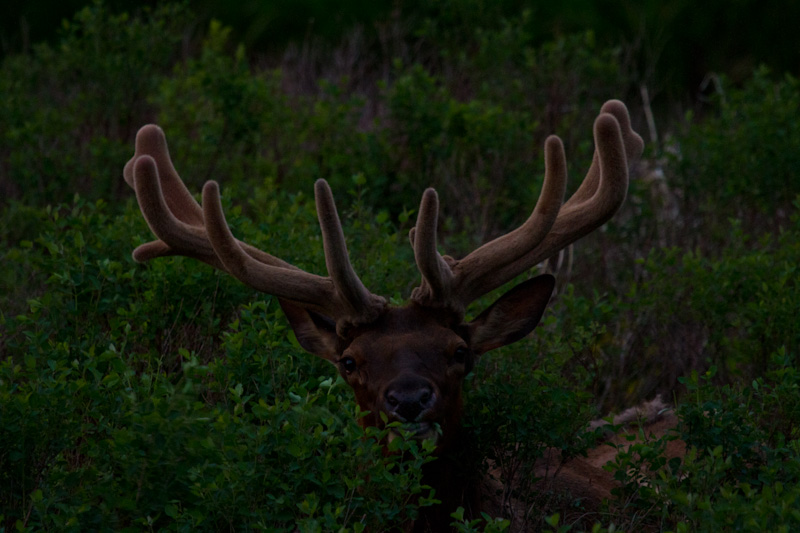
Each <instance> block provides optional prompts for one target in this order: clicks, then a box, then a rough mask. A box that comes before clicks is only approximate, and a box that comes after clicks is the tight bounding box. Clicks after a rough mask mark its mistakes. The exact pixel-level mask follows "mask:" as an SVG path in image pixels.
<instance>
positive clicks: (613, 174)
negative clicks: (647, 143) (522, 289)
mask: <svg viewBox="0 0 800 533" xmlns="http://www.w3.org/2000/svg"><path fill="white" fill-rule="evenodd" d="M594 137H595V143H596V148H595V155H594V157H593V162H592V165H591V167H590V168H589V171H588V173H587V175H586V178H585V179H584V181H583V182H582V183H581V185H580V186H579V187H578V189H577V190H576V192H575V193H574V194H573V195H572V196H571V197H570V199H569V200H568V201H567V202H566V203H565V204H564V205H563V206H562V205H561V202H562V201H563V197H564V189H565V183H566V157H565V155H564V148H563V145H562V143H561V141H560V139H558V137H555V136H551V137H549V138H548V139H547V142H546V143H545V181H544V185H543V188H542V193H541V195H540V197H539V200H538V201H537V203H536V207H535V208H534V210H533V213H531V216H530V217H529V218H528V220H527V221H526V222H525V223H524V224H523V225H522V226H520V227H519V228H517V229H515V230H514V231H512V232H510V233H508V234H506V235H504V236H502V237H499V238H497V239H495V240H493V241H491V242H489V243H486V244H484V245H483V246H481V247H480V248H478V249H477V250H475V251H474V252H472V253H471V254H469V255H468V256H467V257H465V258H464V259H461V260H460V261H455V260H452V259H451V258H449V257H448V258H442V257H441V256H440V255H439V254H438V252H436V257H437V259H436V261H434V260H432V259H428V263H429V264H430V265H437V264H438V265H441V264H444V265H445V266H447V267H448V269H449V271H450V272H451V274H452V282H449V283H444V282H443V281H439V280H444V279H445V278H446V276H439V278H438V280H437V278H436V277H435V276H434V275H433V274H431V272H434V273H435V269H434V268H432V267H425V268H423V266H422V265H421V264H420V260H419V254H418V253H417V249H418V248H419V247H421V246H423V244H421V243H420V242H419V240H420V237H421V235H422V234H423V232H422V227H428V228H430V227H431V221H430V220H427V221H426V219H425V218H424V217H423V206H424V204H425V199H424V198H423V205H421V206H420V215H419V218H418V222H417V228H416V235H415V234H414V233H412V235H411V238H412V242H413V243H414V249H415V256H417V257H418V258H417V264H418V265H419V268H420V271H421V272H422V274H423V282H422V284H421V285H420V286H419V287H418V288H417V289H415V290H414V293H413V294H412V299H414V300H415V301H417V302H418V303H421V304H423V305H429V306H437V307H442V306H444V307H448V308H450V309H452V310H453V311H455V312H456V313H458V314H460V315H462V316H463V313H464V309H465V308H466V306H467V305H469V303H470V302H472V301H473V300H475V299H476V298H478V297H479V296H481V295H482V294H485V293H487V292H489V291H491V290H493V289H495V288H497V287H499V286H500V285H502V284H503V283H505V282H507V281H510V280H511V279H513V278H515V277H516V276H518V275H519V274H521V273H523V272H524V271H525V270H527V269H529V268H531V267H532V266H534V265H536V264H537V263H539V262H540V261H542V260H544V259H546V258H548V257H550V256H551V255H553V254H554V253H556V252H557V251H558V250H560V249H562V248H564V247H565V246H568V245H569V244H571V243H573V242H575V241H576V240H578V239H579V238H581V237H582V236H584V235H586V234H588V233H590V232H591V231H593V230H595V229H596V228H598V227H599V226H601V225H603V224H604V223H605V222H606V221H608V219H610V218H611V216H613V214H614V213H615V212H616V211H617V209H619V207H620V206H621V205H622V202H623V201H624V199H625V196H626V194H627V189H628V162H629V161H631V160H634V159H636V158H638V157H639V156H640V155H641V153H642V149H643V147H644V143H643V142H642V139H641V137H639V135H637V134H636V132H634V131H633V130H632V129H631V123H630V118H629V116H628V110H627V108H626V107H625V104H623V103H622V102H620V101H618V100H610V101H608V102H606V103H605V104H604V105H603V107H602V109H601V113H600V115H599V116H598V118H597V119H596V120H595V124H594ZM426 193H427V191H426ZM436 206H437V208H438V203H437V204H436ZM428 218H430V217H428ZM432 224H433V229H432V230H429V231H428V232H427V233H425V235H426V242H427V244H425V245H424V246H425V247H426V249H427V250H430V249H431V248H432V249H433V251H434V252H435V249H436V240H435V224H436V218H435V216H434V217H433V222H432ZM431 232H433V236H432V237H431V235H430V233H431ZM430 255H432V254H431V252H430V251H429V252H428V254H427V256H430ZM443 285H444V286H446V287H445V288H442V286H443Z"/></svg>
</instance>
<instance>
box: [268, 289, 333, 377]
mask: <svg viewBox="0 0 800 533" xmlns="http://www.w3.org/2000/svg"><path fill="white" fill-rule="evenodd" d="M278 302H279V303H280V304H281V309H283V314H285V315H286V318H287V319H288V320H289V325H290V326H292V331H294V334H295V336H296V337H297V342H299V343H300V346H302V347H303V349H304V350H305V351H307V352H309V353H312V354H314V355H316V356H319V357H322V358H323V359H327V360H328V361H331V362H336V359H338V352H337V348H338V343H339V336H338V335H337V334H336V323H335V322H334V321H333V320H332V319H331V318H328V317H327V316H325V315H321V314H319V313H315V312H314V311H310V310H308V309H306V308H304V307H302V306H300V305H297V304H296V303H292V302H290V301H288V300H284V299H283V298H278Z"/></svg>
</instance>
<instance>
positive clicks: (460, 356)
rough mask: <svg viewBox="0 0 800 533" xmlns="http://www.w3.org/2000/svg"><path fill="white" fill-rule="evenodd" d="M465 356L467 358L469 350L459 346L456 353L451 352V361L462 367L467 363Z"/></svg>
mask: <svg viewBox="0 0 800 533" xmlns="http://www.w3.org/2000/svg"><path fill="white" fill-rule="evenodd" d="M467 356H469V350H468V349H467V348H466V346H459V347H458V348H456V351H455V352H453V361H454V362H456V363H458V364H461V365H463V364H464V363H465V362H466V361H467Z"/></svg>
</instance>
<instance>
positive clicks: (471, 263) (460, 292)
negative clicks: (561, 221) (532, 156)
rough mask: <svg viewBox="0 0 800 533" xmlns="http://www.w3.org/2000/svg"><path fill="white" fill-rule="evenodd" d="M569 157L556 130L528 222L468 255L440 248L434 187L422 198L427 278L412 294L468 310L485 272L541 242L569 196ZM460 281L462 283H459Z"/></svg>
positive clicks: (419, 246) (421, 250)
mask: <svg viewBox="0 0 800 533" xmlns="http://www.w3.org/2000/svg"><path fill="white" fill-rule="evenodd" d="M566 179H567V163H566V156H565V155H564V146H563V144H562V143H561V139H559V138H558V137H556V136H554V135H552V136H550V137H548V139H547V141H546V143H545V179H544V184H543V187H542V192H541V194H540V195H539V200H538V201H537V202H536V207H534V209H533V212H532V213H531V215H530V216H529V217H528V220H526V221H525V223H524V224H522V226H520V227H518V228H517V229H515V230H513V231H511V232H510V233H507V234H506V235H503V236H502V237H498V238H497V239H495V240H493V241H491V242H488V243H486V244H484V245H483V246H481V247H480V248H478V249H477V250H475V251H473V252H472V253H471V254H469V255H468V256H467V257H465V258H464V259H461V260H460V261H454V260H453V259H452V258H449V257H448V258H447V259H445V258H443V257H442V256H441V255H439V253H438V252H437V251H436V223H437V214H438V207H439V202H438V197H437V196H436V192H435V191H434V190H433V189H428V190H426V191H425V194H424V195H423V198H422V203H421V204H420V208H419V216H418V218H417V225H416V231H415V233H414V235H413V236H412V239H413V241H414V256H415V258H416V261H417V267H418V268H419V270H420V272H421V273H422V277H423V284H422V285H421V286H420V287H418V288H417V289H416V290H415V291H414V293H412V299H414V300H415V301H417V302H419V303H423V304H424V305H428V306H433V305H445V306H449V307H453V308H454V310H456V311H457V312H459V313H460V314H461V313H463V306H466V305H467V304H468V303H469V302H470V301H472V300H473V299H474V298H475V297H477V296H475V297H470V296H469V295H471V294H473V293H477V295H480V294H483V293H484V292H486V291H484V290H483V283H484V282H483V280H482V276H483V275H484V274H485V273H486V272H492V271H493V270H495V269H497V268H501V267H503V266H505V265H506V264H508V263H511V262H513V261H516V260H517V259H519V258H520V257H521V256H523V255H524V254H525V252H526V251H528V250H530V249H531V248H533V247H534V246H536V245H537V244H538V243H539V242H540V241H541V240H542V239H543V238H544V237H545V235H547V232H548V231H549V230H550V227H551V226H552V225H553V222H555V220H556V216H557V215H558V210H559V208H560V207H561V203H562V202H563V200H564V191H565V189H566ZM454 285H457V286H454ZM456 293H457V296H458V299H459V300H461V301H464V302H465V303H464V304H463V306H462V305H459V304H457V303H456V301H455V300H454V299H453V298H451V297H450V296H451V294H453V295H455V294H456Z"/></svg>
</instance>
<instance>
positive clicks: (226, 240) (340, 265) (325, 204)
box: [203, 180, 386, 328]
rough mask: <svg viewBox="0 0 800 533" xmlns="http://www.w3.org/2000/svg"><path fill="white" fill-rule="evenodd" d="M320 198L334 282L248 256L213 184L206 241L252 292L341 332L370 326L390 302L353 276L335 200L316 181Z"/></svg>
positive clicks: (206, 198)
mask: <svg viewBox="0 0 800 533" xmlns="http://www.w3.org/2000/svg"><path fill="white" fill-rule="evenodd" d="M316 198H317V212H318V216H319V221H320V227H321V228H322V240H323V246H324V248H325V261H326V263H327V265H328V272H329V275H330V277H327V278H324V277H321V276H317V275H315V274H310V273H308V272H305V271H303V270H299V269H297V268H294V267H292V268H284V267H280V266H273V265H269V264H266V263H264V262H261V261H258V260H256V259H254V258H253V257H251V256H250V255H249V254H248V253H246V251H245V250H244V249H243V248H242V246H241V243H240V241H238V240H236V239H235V238H234V236H233V234H232V233H231V231H230V229H229V228H228V224H227V222H226V220H225V214H224V213H223V210H222V203H221V202H220V198H219V186H218V185H217V183H216V182H215V181H209V182H208V183H206V184H205V186H204V187H203V217H204V218H205V221H206V229H207V231H208V238H209V240H210V241H211V245H212V246H213V247H214V251H215V252H216V254H217V257H218V258H219V259H220V261H221V262H222V263H223V265H224V266H225V270H226V271H227V272H229V273H230V274H231V275H232V276H234V277H235V278H237V279H238V280H239V281H241V282H243V283H245V284H247V285H249V286H250V287H253V288H254V289H256V290H258V291H261V292H264V293H267V294H272V295H273V296H277V297H279V298H285V299H287V300H291V301H293V302H297V303H299V304H300V305H301V306H302V307H305V308H308V309H313V310H316V311H319V312H322V313H325V314H326V315H328V316H330V317H333V318H336V319H337V328H346V327H349V326H352V325H357V324H363V323H368V322H371V321H372V320H374V319H375V318H376V317H377V316H378V314H379V313H380V312H381V311H382V310H383V308H384V306H385V304H386V300H385V299H383V298H382V297H380V296H376V295H373V294H372V293H370V292H369V291H368V290H367V289H366V288H365V287H364V285H363V284H362V283H361V280H360V279H359V278H358V276H356V274H355V272H354V271H353V267H352V266H351V264H350V259H349V256H348V254H347V248H346V246H345V242H344V233H343V232H342V226H341V222H340V221H339V216H338V214H337V213H336V206H335V204H334V203H333V195H332V194H331V191H330V188H329V187H328V184H327V183H326V182H325V181H324V180H319V181H317V185H316Z"/></svg>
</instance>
